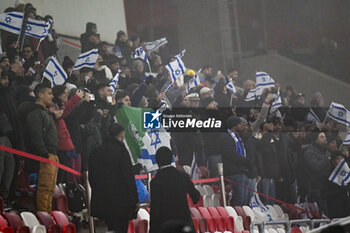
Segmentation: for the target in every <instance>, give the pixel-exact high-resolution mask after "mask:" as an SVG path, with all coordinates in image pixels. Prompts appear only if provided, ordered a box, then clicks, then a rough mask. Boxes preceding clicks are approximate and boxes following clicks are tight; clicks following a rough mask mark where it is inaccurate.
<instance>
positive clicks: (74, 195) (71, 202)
mask: <svg viewBox="0 0 350 233" xmlns="http://www.w3.org/2000/svg"><path fill="white" fill-rule="evenodd" d="M65 193H66V196H67V199H68V207H69V210H70V211H72V212H75V213H79V212H81V211H82V210H83V209H86V208H87V207H86V191H85V189H84V187H83V186H82V185H80V184H76V183H67V184H66V187H65Z"/></svg>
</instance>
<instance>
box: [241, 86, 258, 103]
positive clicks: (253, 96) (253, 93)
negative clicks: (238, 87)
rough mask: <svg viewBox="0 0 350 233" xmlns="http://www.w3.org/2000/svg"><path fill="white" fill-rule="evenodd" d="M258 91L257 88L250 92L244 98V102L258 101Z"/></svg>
mask: <svg viewBox="0 0 350 233" xmlns="http://www.w3.org/2000/svg"><path fill="white" fill-rule="evenodd" d="M256 90H257V88H254V89H252V90H250V91H249V92H248V94H247V96H246V97H245V98H244V101H247V102H249V101H253V100H255V99H256Z"/></svg>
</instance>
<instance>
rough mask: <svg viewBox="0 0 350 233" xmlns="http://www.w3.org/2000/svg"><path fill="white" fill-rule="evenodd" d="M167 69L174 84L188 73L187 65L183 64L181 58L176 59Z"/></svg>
mask: <svg viewBox="0 0 350 233" xmlns="http://www.w3.org/2000/svg"><path fill="white" fill-rule="evenodd" d="M165 68H166V69H167V70H168V71H169V74H170V76H171V80H172V82H175V81H176V80H177V79H178V78H179V77H181V76H182V75H183V74H184V73H185V71H186V67H185V64H184V63H183V62H182V60H181V58H178V57H176V58H175V61H172V62H170V63H169V64H168V65H166V66H165Z"/></svg>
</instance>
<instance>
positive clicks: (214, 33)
mask: <svg viewBox="0 0 350 233" xmlns="http://www.w3.org/2000/svg"><path fill="white" fill-rule="evenodd" d="M176 3H177V8H178V10H177V12H178V34H179V48H180V49H186V55H185V56H184V57H183V60H184V63H185V65H186V67H189V68H193V69H195V70H198V69H199V68H201V66H203V65H205V64H210V65H212V66H213V67H216V68H218V69H222V58H221V56H220V52H221V51H220V50H221V40H220V36H219V35H220V34H219V33H220V32H219V28H218V23H219V22H218V17H217V2H216V1H212V0H191V1H188V0H177V1H176Z"/></svg>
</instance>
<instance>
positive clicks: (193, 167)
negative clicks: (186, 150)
mask: <svg viewBox="0 0 350 233" xmlns="http://www.w3.org/2000/svg"><path fill="white" fill-rule="evenodd" d="M191 178H192V180H198V179H199V168H198V165H197V160H196V156H195V155H194V154H193V159H192V163H191Z"/></svg>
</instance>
